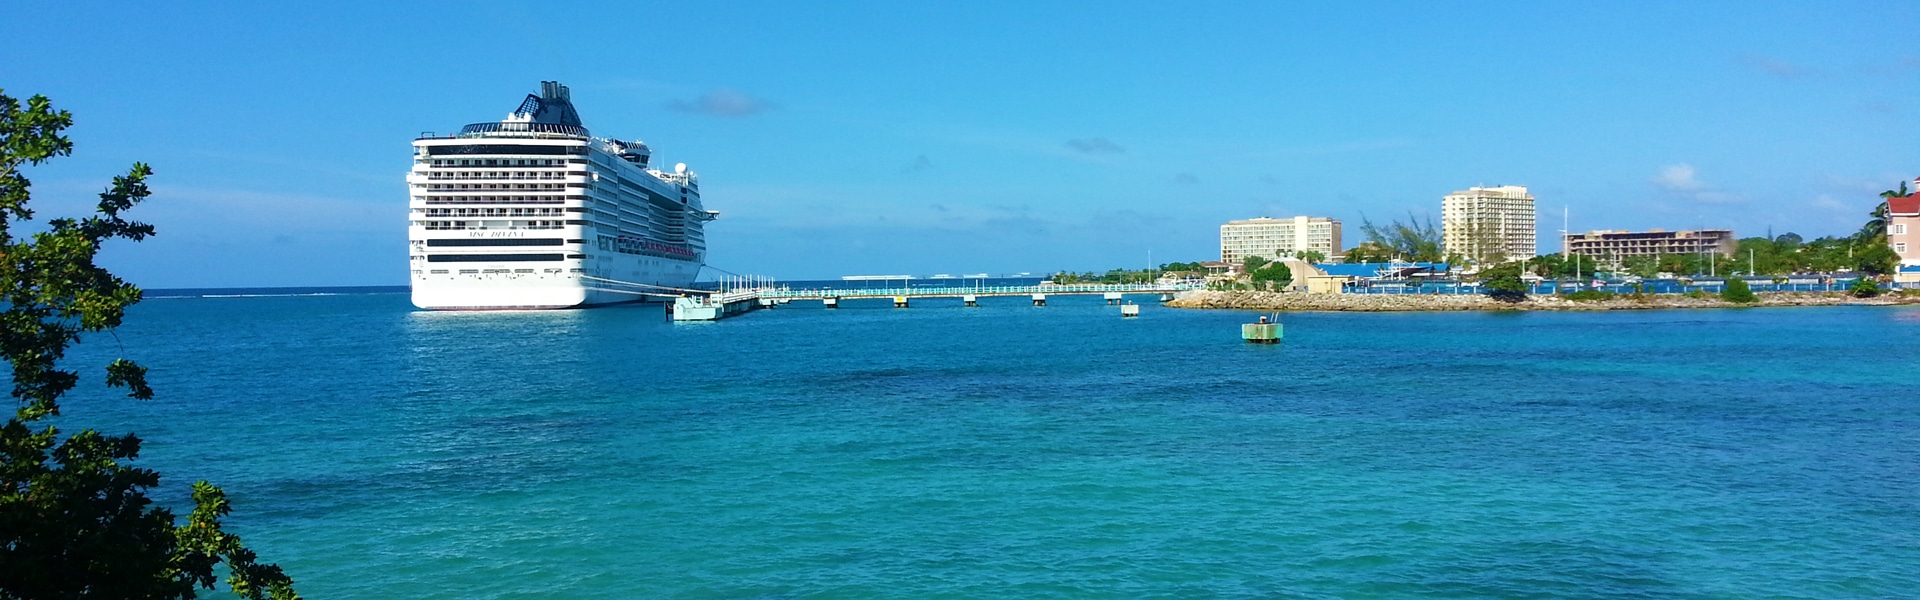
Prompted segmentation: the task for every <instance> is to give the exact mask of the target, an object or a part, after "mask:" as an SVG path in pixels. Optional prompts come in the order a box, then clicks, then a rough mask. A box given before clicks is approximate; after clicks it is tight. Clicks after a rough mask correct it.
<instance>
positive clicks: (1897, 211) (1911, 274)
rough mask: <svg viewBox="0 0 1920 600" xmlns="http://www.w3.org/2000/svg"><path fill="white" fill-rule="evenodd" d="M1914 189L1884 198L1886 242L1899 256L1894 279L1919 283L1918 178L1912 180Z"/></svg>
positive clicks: (1919, 180) (1919, 229)
mask: <svg viewBox="0 0 1920 600" xmlns="http://www.w3.org/2000/svg"><path fill="white" fill-rule="evenodd" d="M1913 188H1914V192H1913V193H1912V194H1909V195H1906V196H1901V197H1899V198H1888V199H1887V245H1888V246H1892V247H1893V253H1894V254H1898V255H1900V266H1899V268H1897V269H1895V271H1894V275H1893V280H1894V281H1898V282H1901V283H1913V282H1920V178H1915V179H1914V180H1913Z"/></svg>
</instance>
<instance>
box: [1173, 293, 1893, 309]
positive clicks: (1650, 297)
mask: <svg viewBox="0 0 1920 600" xmlns="http://www.w3.org/2000/svg"><path fill="white" fill-rule="evenodd" d="M1756 295H1757V296H1759V298H1760V300H1759V301H1758V302H1755V303H1752V304H1735V303H1732V302H1728V301H1725V300H1721V299H1719V298H1715V297H1708V298H1695V297H1688V296H1683V295H1678V294H1647V295H1645V296H1641V297H1638V298H1635V297H1632V296H1627V295H1621V296H1616V297H1614V298H1610V299H1606V300H1590V301H1578V300H1568V299H1565V298H1561V297H1559V296H1552V295H1540V294H1535V295H1530V296H1527V299H1526V300H1522V301H1520V302H1503V301H1500V300H1495V299H1493V298H1490V297H1488V296H1485V295H1482V294H1460V295H1452V294H1435V295H1423V294H1405V295H1398V294H1393V295H1386V294H1305V293H1299V292H1284V293H1283V292H1253V291H1233V292H1219V291H1191V292H1181V293H1180V294H1178V295H1177V296H1175V297H1174V299H1173V300H1172V301H1170V302H1167V306H1171V307H1174V308H1201V309H1207V308H1212V309H1221V308H1224V309H1242V310H1271V311H1338V312H1405V311H1452V310H1654V309H1671V308H1748V307H1769V306H1893V305H1902V304H1920V295H1916V294H1902V293H1891V294H1883V295H1881V296H1878V297H1874V298H1855V297H1853V296H1850V295H1847V294H1845V293H1842V292H1761V293H1759V294H1756Z"/></svg>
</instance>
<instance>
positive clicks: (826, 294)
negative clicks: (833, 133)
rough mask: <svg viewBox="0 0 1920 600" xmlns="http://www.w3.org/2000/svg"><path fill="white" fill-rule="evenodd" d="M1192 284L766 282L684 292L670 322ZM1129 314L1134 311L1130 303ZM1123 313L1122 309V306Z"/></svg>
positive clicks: (1155, 290)
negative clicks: (794, 308)
mask: <svg viewBox="0 0 1920 600" xmlns="http://www.w3.org/2000/svg"><path fill="white" fill-rule="evenodd" d="M1204 288H1205V286H1203V285H1201V284H1198V283H1169V284H1161V283H1137V284H1073V285H1058V284H1052V285H970V286H969V285H961V286H940V287H918V288H916V287H899V288H803V289H794V288H790V287H782V286H772V285H768V286H765V287H757V288H752V289H731V290H726V291H720V292H713V293H710V294H705V295H698V296H695V295H689V296H686V297H680V298H675V299H674V301H673V306H672V310H673V320H675V321H714V320H719V319H723V318H726V317H730V316H733V315H737V314H741V313H745V312H748V311H751V310H754V309H756V308H770V307H774V306H779V305H782V304H786V303H788V302H793V301H812V302H819V303H820V305H821V306H822V307H824V308H838V307H839V306H840V305H841V301H843V300H859V299H876V300H881V299H884V300H890V301H891V302H892V304H893V306H894V308H902V309H904V308H910V307H912V306H913V304H914V301H915V300H918V299H922V298H959V299H960V300H961V302H962V304H963V305H965V306H969V307H977V306H979V305H980V299H981V298H985V297H993V296H1022V297H1026V298H1028V299H1030V300H1031V301H1032V304H1033V306H1046V305H1047V298H1048V297H1049V296H1087V295H1095V294H1098V295H1101V296H1102V297H1104V298H1105V299H1106V301H1107V304H1109V305H1120V304H1121V303H1122V302H1123V300H1122V298H1123V297H1124V296H1126V295H1129V294H1132V295H1143V294H1144V295H1154V296H1157V297H1158V298H1159V300H1160V301H1161V302H1166V301H1169V300H1172V299H1173V294H1175V293H1177V292H1183V291H1188V290H1198V289H1204ZM1132 308H1133V310H1132V313H1131V314H1132V315H1137V314H1139V308H1138V305H1132ZM1122 311H1123V312H1126V311H1125V309H1122Z"/></svg>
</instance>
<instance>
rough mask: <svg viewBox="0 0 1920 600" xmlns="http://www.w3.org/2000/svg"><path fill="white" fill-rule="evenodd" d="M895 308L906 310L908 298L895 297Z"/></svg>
mask: <svg viewBox="0 0 1920 600" xmlns="http://www.w3.org/2000/svg"><path fill="white" fill-rule="evenodd" d="M893 307H894V308H906V307H907V297H906V296H894V297H893Z"/></svg>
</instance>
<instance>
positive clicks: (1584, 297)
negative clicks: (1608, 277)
mask: <svg viewBox="0 0 1920 600" xmlns="http://www.w3.org/2000/svg"><path fill="white" fill-rule="evenodd" d="M1567 299H1568V300H1572V301H1575V302H1599V301H1603V300H1612V299H1613V292H1608V291H1602V290H1580V291H1578V292H1574V293H1571V294H1567Z"/></svg>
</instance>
